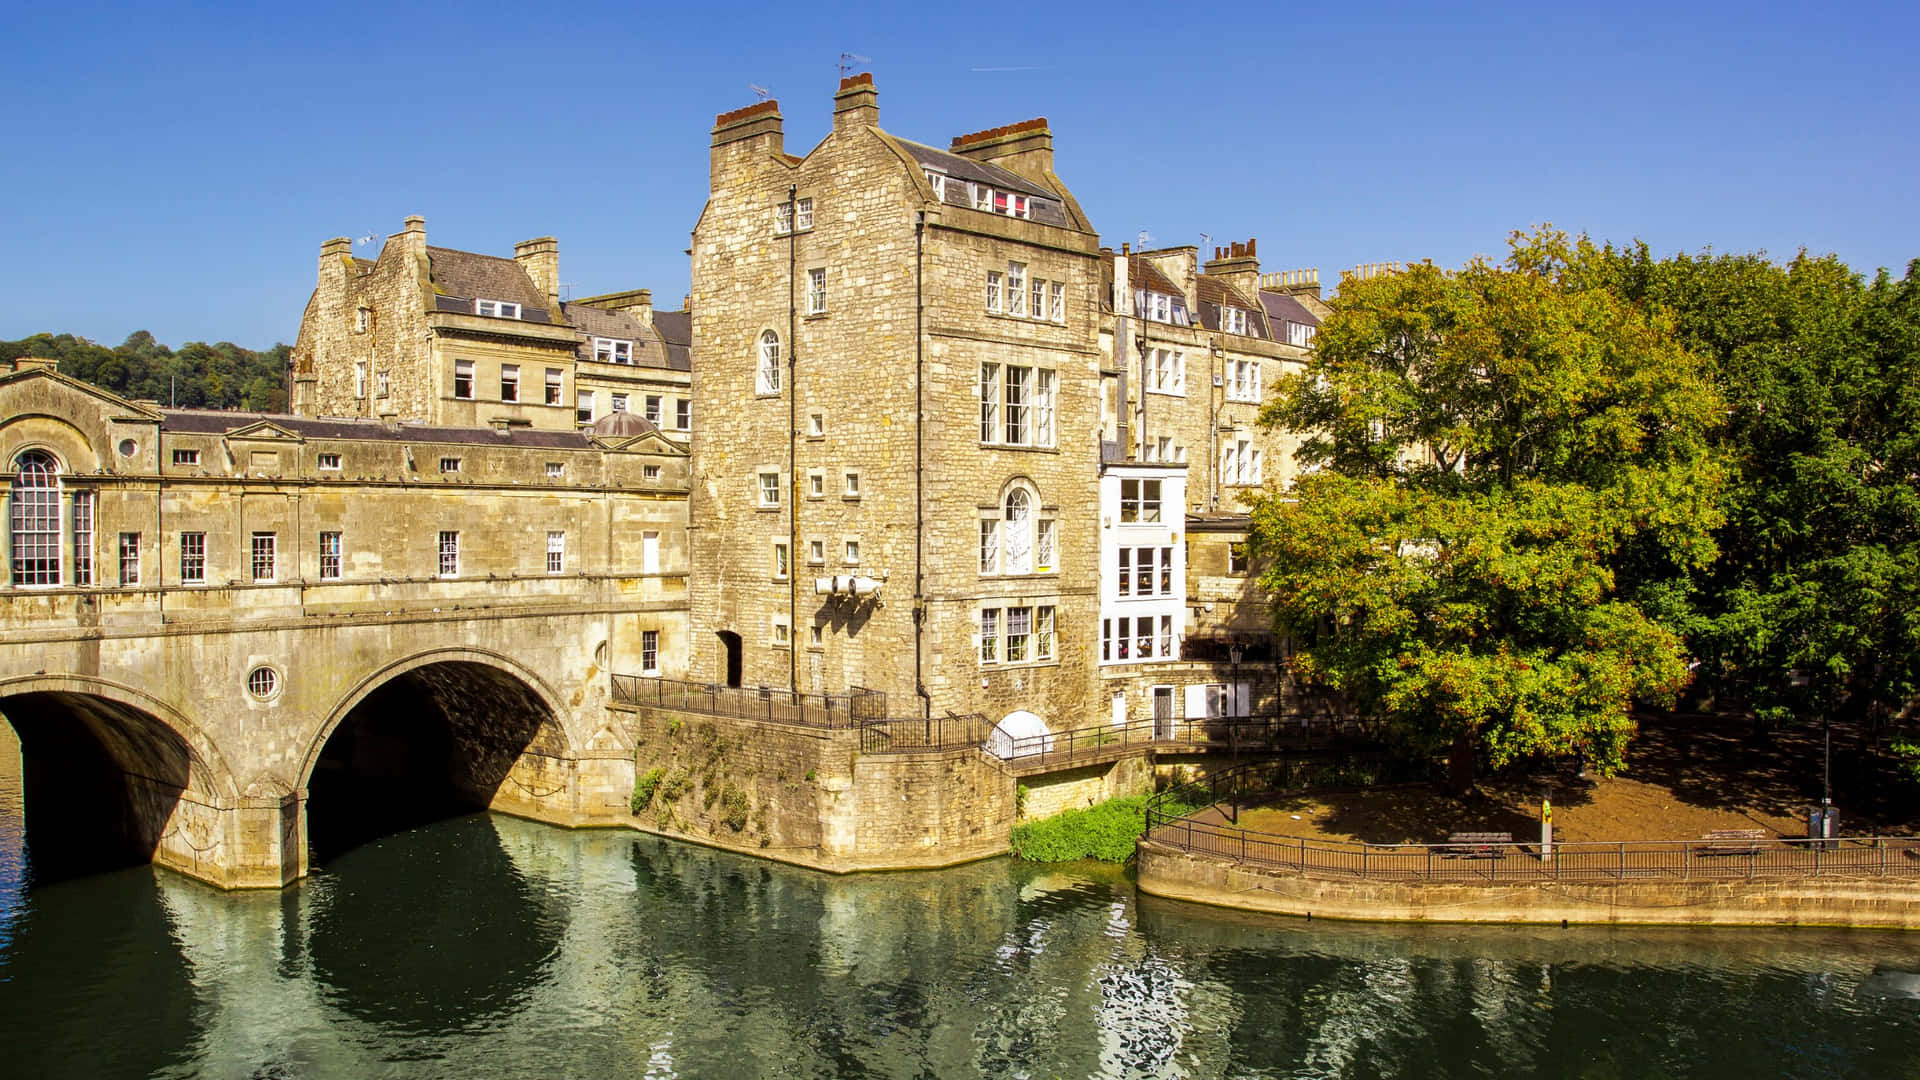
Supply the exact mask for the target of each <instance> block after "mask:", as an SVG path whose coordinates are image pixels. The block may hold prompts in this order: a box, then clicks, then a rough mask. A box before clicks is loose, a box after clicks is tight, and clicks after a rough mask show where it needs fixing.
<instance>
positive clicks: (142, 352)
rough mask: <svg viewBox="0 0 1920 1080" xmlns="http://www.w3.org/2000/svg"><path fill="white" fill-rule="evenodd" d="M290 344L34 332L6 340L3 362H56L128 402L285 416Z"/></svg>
mask: <svg viewBox="0 0 1920 1080" xmlns="http://www.w3.org/2000/svg"><path fill="white" fill-rule="evenodd" d="M292 352H293V347H292V346H290V345H275V346H274V347H272V348H270V349H267V350H265V351H259V352H257V351H255V350H253V349H245V348H241V347H240V346H238V345H235V344H234V343H233V342H231V341H222V342H219V343H217V344H213V345H209V344H207V343H206V342H204V341H190V342H188V343H186V344H185V345H182V346H180V348H179V349H177V350H176V349H170V348H168V347H167V346H165V345H162V344H160V343H159V342H158V341H155V340H154V338H153V335H152V334H150V333H148V332H147V331H145V330H140V331H137V332H135V333H133V334H130V335H128V337H127V340H125V341H123V342H121V343H120V344H119V345H118V346H116V347H114V348H108V347H107V346H105V345H100V344H96V343H95V342H91V341H88V340H87V339H86V338H81V337H75V336H73V335H72V334H35V335H33V336H32V337H29V338H25V339H23V340H20V341H0V360H12V359H14V358H16V357H22V356H39V357H50V358H52V359H55V360H58V361H59V362H60V371H61V373H62V374H65V375H71V376H73V377H74V378H76V379H81V380H84V381H86V382H90V383H92V384H93V385H95V386H98V387H100V388H101V389H103V390H108V391H111V392H113V393H115V394H119V395H120V396H122V397H127V398H148V399H151V400H153V401H157V402H159V403H160V404H162V405H177V406H179V407H180V408H191V409H242V410H247V411H252V412H285V411H286V408H287V361H288V357H289V356H290V355H291V354H292Z"/></svg>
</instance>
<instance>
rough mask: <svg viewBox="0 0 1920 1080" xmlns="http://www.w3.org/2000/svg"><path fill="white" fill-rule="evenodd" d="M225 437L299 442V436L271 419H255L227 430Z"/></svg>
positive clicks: (250, 440) (256, 440) (258, 440)
mask: <svg viewBox="0 0 1920 1080" xmlns="http://www.w3.org/2000/svg"><path fill="white" fill-rule="evenodd" d="M226 437H227V438H228V439H231V440H243V439H244V440H247V441H249V442H300V441H301V439H300V436H299V435H297V434H295V433H294V432H292V431H288V430H287V429H286V428H283V427H281V426H280V425H279V424H276V423H274V422H273V421H271V420H256V421H255V422H253V423H251V424H248V425H246V426H245V427H237V428H233V429H232V430H230V431H228V432H227V434H226Z"/></svg>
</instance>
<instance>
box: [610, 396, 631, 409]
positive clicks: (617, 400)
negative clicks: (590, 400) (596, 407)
mask: <svg viewBox="0 0 1920 1080" xmlns="http://www.w3.org/2000/svg"><path fill="white" fill-rule="evenodd" d="M608 400H609V401H610V402H611V403H612V405H613V409H612V411H613V412H626V411H627V395H625V394H614V395H612V396H611V397H610V398H609V399H608Z"/></svg>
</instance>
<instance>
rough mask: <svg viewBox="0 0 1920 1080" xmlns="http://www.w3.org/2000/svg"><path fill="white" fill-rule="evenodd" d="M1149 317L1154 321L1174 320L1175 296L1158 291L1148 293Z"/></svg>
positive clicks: (1166, 321) (1168, 321)
mask: <svg viewBox="0 0 1920 1080" xmlns="http://www.w3.org/2000/svg"><path fill="white" fill-rule="evenodd" d="M1147 318H1149V319H1152V320H1153V321H1154V322H1162V323H1170V322H1172V321H1173V297H1171V296H1168V295H1167V294H1166V293H1157V292H1150V293H1148V294H1147Z"/></svg>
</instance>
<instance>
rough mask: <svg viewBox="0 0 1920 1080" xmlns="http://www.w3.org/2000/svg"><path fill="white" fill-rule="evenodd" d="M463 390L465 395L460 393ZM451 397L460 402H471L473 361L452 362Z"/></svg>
mask: <svg viewBox="0 0 1920 1080" xmlns="http://www.w3.org/2000/svg"><path fill="white" fill-rule="evenodd" d="M463 390H464V391H465V393H462V392H461V391H463ZM453 396H454V397H457V398H459V399H460V400H462V401H472V400H473V361H471V360H455V361H454V362H453Z"/></svg>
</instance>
